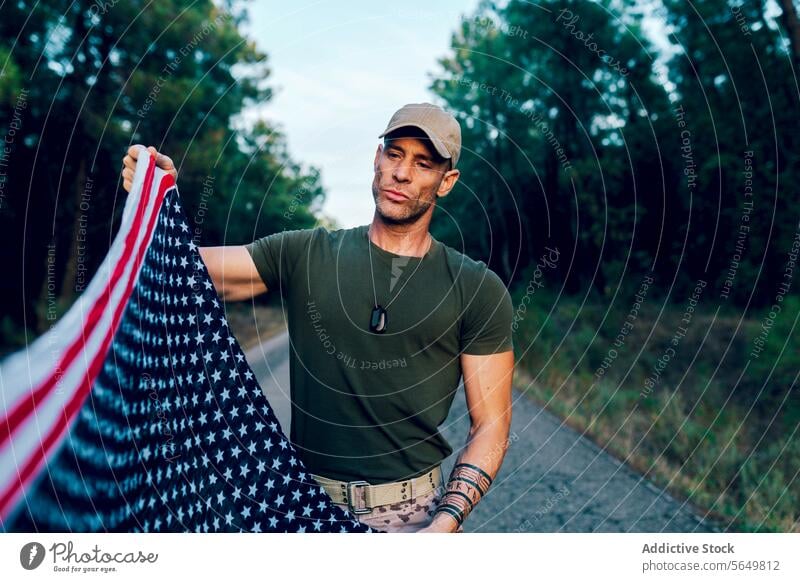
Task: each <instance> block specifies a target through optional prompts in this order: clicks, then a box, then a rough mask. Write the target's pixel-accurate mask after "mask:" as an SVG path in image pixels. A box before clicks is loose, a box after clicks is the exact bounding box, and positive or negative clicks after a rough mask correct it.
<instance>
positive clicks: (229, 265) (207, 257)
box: [200, 246, 267, 301]
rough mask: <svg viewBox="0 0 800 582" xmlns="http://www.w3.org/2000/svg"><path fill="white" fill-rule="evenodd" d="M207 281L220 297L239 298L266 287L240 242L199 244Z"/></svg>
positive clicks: (224, 298) (243, 298)
mask: <svg viewBox="0 0 800 582" xmlns="http://www.w3.org/2000/svg"><path fill="white" fill-rule="evenodd" d="M200 256H201V257H202V258H203V262H204V263H205V264H206V268H207V269H208V274H209V276H210V277H211V282H212V283H213V284H214V288H215V289H216V291H217V293H218V294H219V296H220V297H221V298H222V300H223V301H243V300H245V299H250V298H251V297H253V296H255V295H259V294H261V293H264V292H266V290H267V287H266V285H264V282H263V281H262V280H261V277H260V276H259V274H258V271H257V270H256V267H255V265H254V264H253V259H252V258H251V257H250V253H249V252H247V249H246V248H244V247H243V246H222V247H200Z"/></svg>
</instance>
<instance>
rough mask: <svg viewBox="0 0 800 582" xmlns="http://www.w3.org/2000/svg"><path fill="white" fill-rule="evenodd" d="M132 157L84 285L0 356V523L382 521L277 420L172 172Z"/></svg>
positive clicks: (100, 526) (92, 527) (217, 526)
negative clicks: (107, 234)
mask: <svg viewBox="0 0 800 582" xmlns="http://www.w3.org/2000/svg"><path fill="white" fill-rule="evenodd" d="M139 155H140V158H139V162H138V164H137V168H136V173H135V176H134V180H133V186H132V189H131V193H130V195H129V196H128V198H127V201H126V205H125V209H124V211H123V216H122V221H121V226H120V230H119V232H118V234H117V236H116V237H115V239H114V241H113V243H112V245H111V248H110V250H109V252H108V255H107V256H106V258H105V260H104V261H103V263H102V264H101V266H100V267H99V269H98V271H97V273H96V274H95V276H94V277H93V278H92V281H91V282H90V284H89V285H88V286H87V288H86V290H85V291H84V292H83V293H82V294H81V296H80V297H79V298H78V299H77V301H76V302H75V304H74V305H73V306H72V308H71V309H70V310H69V311H68V312H67V313H66V314H65V315H64V316H63V317H62V318H61V319H60V320H59V322H58V323H57V324H56V325H55V326H53V327H52V328H51V329H50V330H49V331H48V332H47V333H45V334H44V335H43V336H41V337H40V338H38V339H37V340H36V341H35V342H34V343H32V344H31V345H30V346H29V347H28V348H27V349H24V350H21V351H19V352H17V353H15V354H12V355H11V356H9V357H8V358H6V359H5V361H3V362H2V364H0V530H2V531H40V532H42V531H71V532H92V531H130V532H167V531H170V532H184V531H187V532H375V531H377V530H374V529H372V528H370V527H369V526H367V525H364V524H361V523H359V522H358V521H357V520H356V519H355V518H354V516H352V515H351V514H349V513H348V512H346V511H343V510H342V509H340V508H339V507H338V506H336V505H334V504H333V503H332V500H331V499H330V497H329V496H328V495H327V494H326V493H325V491H324V490H323V489H322V488H321V487H320V486H319V485H318V484H317V483H316V481H314V479H313V478H312V477H311V476H310V474H309V473H308V471H307V470H306V468H305V466H304V465H303V463H302V461H301V460H300V458H299V455H298V454H297V451H296V449H295V448H294V446H293V445H292V444H291V443H290V442H289V440H288V438H287V437H286V436H285V435H284V434H283V432H282V431H281V428H280V425H279V423H278V420H277V418H276V417H275V414H274V413H273V411H272V408H271V407H270V405H269V402H268V401H267V399H266V397H265V396H264V393H263V392H262V390H261V387H260V386H259V384H258V381H257V379H256V378H255V376H254V375H253V372H252V370H251V369H250V367H249V365H248V363H247V362H246V360H245V357H244V353H243V351H242V349H241V348H240V346H239V344H238V342H237V341H236V338H235V337H234V336H233V334H232V333H231V331H230V330H229V329H228V324H227V321H226V319H225V316H224V310H223V307H222V305H221V303H220V300H219V297H218V296H217V294H216V291H215V290H214V287H213V284H212V282H211V279H210V277H209V275H208V272H207V270H206V267H205V265H204V263H203V261H202V259H201V257H200V253H199V252H198V248H197V246H196V244H195V242H194V241H193V240H192V236H191V229H190V227H189V221H188V220H187V217H186V215H185V214H184V212H183V209H182V208H181V200H180V197H179V195H178V190H177V187H176V185H175V181H174V179H173V178H172V176H170V175H169V174H166V173H165V172H163V171H162V170H160V169H159V168H157V167H156V165H155V160H154V159H153V157H152V156H151V155H150V154H149V153H148V152H147V151H146V150H144V149H142V150H141V151H140V154H139Z"/></svg>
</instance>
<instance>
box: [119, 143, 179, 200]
mask: <svg viewBox="0 0 800 582" xmlns="http://www.w3.org/2000/svg"><path fill="white" fill-rule="evenodd" d="M141 147H144V146H141V145H138V144H137V145H132V146H131V147H129V148H128V155H127V156H125V157H124V158H122V165H123V166H122V187H123V188H125V191H126V192H130V191H131V188H132V187H133V174H134V172H135V171H136V161H137V159H138V158H139V148H141ZM147 151H149V152H150V153H151V154H153V155H154V156H155V157H156V166H158V167H159V168H161V169H162V170H164V171H165V172H167V173H169V174H172V177H173V178H177V177H178V170H177V169H175V164H174V163H172V158H170V157H169V156H165V155H164V154H160V153H158V152H157V151H156V148H154V147H153V146H150V147H148V148H147Z"/></svg>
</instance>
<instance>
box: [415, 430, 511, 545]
mask: <svg viewBox="0 0 800 582" xmlns="http://www.w3.org/2000/svg"><path fill="white" fill-rule="evenodd" d="M509 428H510V423H506V422H496V423H492V424H488V425H486V426H479V427H477V428H474V429H472V430H471V431H470V435H469V437H468V439H467V444H466V446H465V447H464V450H463V451H461V454H459V456H458V458H457V460H456V463H455V466H458V465H459V464H462V463H468V464H470V465H474V466H476V467H479V468H481V469H482V470H483V471H485V472H486V473H488V474H489V475H490V477H491V478H492V480H494V478H495V476H496V475H497V473H498V471H499V470H500V466H501V465H502V464H503V459H504V457H505V450H506V446H505V445H506V443H507V442H508V433H509ZM451 477H452V475H451ZM451 483H452V481H448V484H447V485H445V491H446V490H447V489H448V488H449V486H450V484H451ZM479 502H480V498H478V499H477V500H476V502H475V505H477V504H478V503H479ZM458 525H459V524H458V522H457V521H456V519H455V518H454V517H453V516H451V515H449V514H447V513H437V514H436V515H435V517H434V518H433V520H432V521H431V526H432V527H434V528H435V529H437V530H438V531H445V532H447V531H450V532H454V531H456V530H457V529H458Z"/></svg>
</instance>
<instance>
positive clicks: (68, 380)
mask: <svg viewBox="0 0 800 582" xmlns="http://www.w3.org/2000/svg"><path fill="white" fill-rule="evenodd" d="M174 185H175V180H174V179H173V177H172V176H171V175H169V174H167V173H165V172H164V171H162V170H161V169H159V168H157V167H156V165H155V159H154V158H153V156H152V155H150V153H149V152H147V150H145V149H144V148H142V150H141V151H140V152H139V159H138V162H137V164H136V172H135V174H134V179H133V186H132V188H131V192H130V194H129V195H128V198H127V200H126V203H125V209H124V211H123V215H122V223H121V225H120V230H119V232H118V233H117V236H116V237H115V239H114V242H113V243H112V245H111V248H110V250H109V252H108V254H107V255H106V258H105V259H104V260H103V263H102V264H101V265H100V267H99V269H98V270H97V273H96V274H95V275H94V277H93V278H92V280H91V282H90V283H89V285H88V287H87V288H86V290H85V291H84V292H83V293H82V294H81V296H80V297H79V298H78V299H77V301H76V302H75V304H74V305H73V306H72V307H71V308H70V309H69V311H68V312H67V313H66V314H64V316H63V317H62V318H61V319H60V320H59V321H58V323H57V324H56V325H54V326H53V327H52V328H51V329H50V330H49V331H47V333H45V334H44V335H42V336H41V337H39V338H38V339H37V340H36V341H35V342H33V343H32V344H31V345H30V346H28V347H27V348H26V349H23V350H21V351H19V352H17V353H15V354H12V355H11V356H9V357H8V358H7V359H6V360H4V361H3V362H2V364H0V524H2V523H3V522H5V521H6V520H7V519H8V517H9V515H10V514H11V513H12V511H13V510H14V509H15V507H16V506H17V504H18V503H19V502H20V501H21V499H22V497H23V495H24V493H25V491H26V489H27V488H28V487H29V486H30V484H31V483H32V482H33V480H34V479H35V478H36V477H37V476H38V475H39V473H40V471H41V470H42V469H43V466H44V463H45V461H46V460H47V459H50V458H51V457H52V456H53V454H54V453H55V452H56V451H57V450H58V447H59V445H60V444H61V443H62V442H63V439H64V437H65V436H66V435H67V431H68V430H69V428H70V426H71V425H72V423H73V421H74V420H75V417H76V415H77V413H78V411H79V410H80V408H81V406H82V404H83V402H84V401H85V400H86V397H87V396H88V394H89V391H90V390H91V387H92V385H93V384H94V381H95V379H96V378H97V375H98V374H99V372H100V370H101V369H102V366H103V362H104V361H105V359H106V355H107V353H108V350H109V347H110V346H111V342H112V340H113V338H114V335H115V334H116V332H117V328H118V326H119V322H120V319H121V318H122V314H123V313H124V311H125V307H126V305H127V303H128V299H129V298H130V296H131V293H132V291H133V287H134V285H135V283H136V280H137V279H138V276H139V270H140V267H141V263H142V260H143V258H144V254H145V252H146V251H147V249H148V247H149V245H150V241H151V240H152V236H153V231H154V229H155V223H156V220H157V218H158V213H159V211H160V209H161V204H162V202H163V200H164V197H165V195H166V193H167V191H168V190H169V189H170V188H171V187H174Z"/></svg>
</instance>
